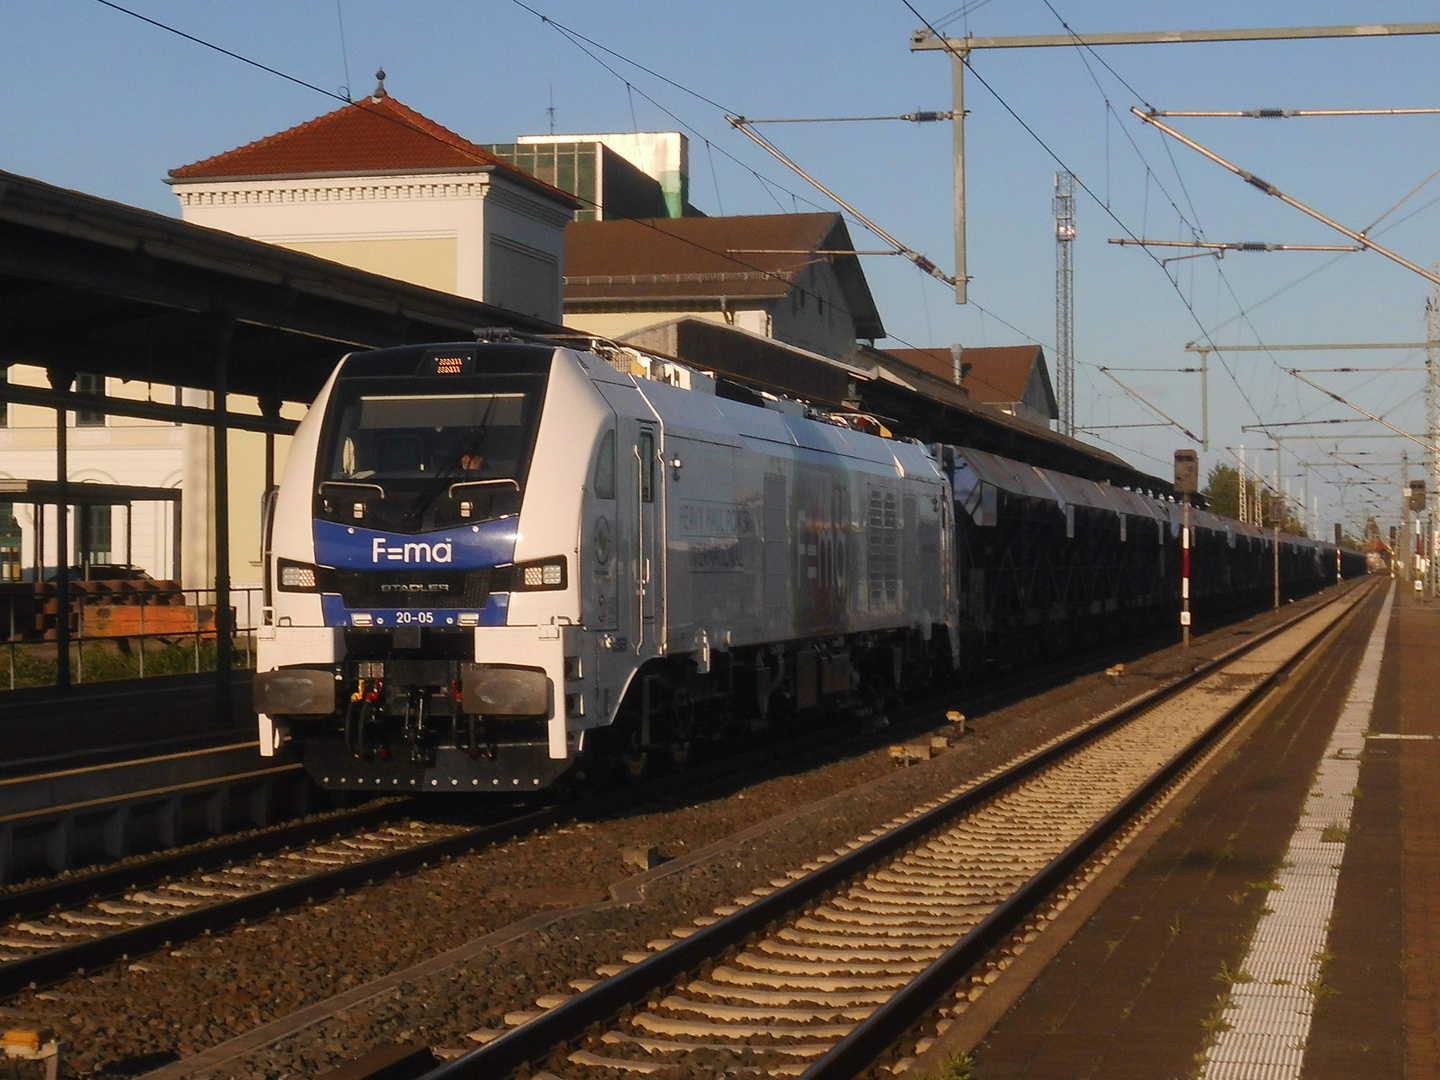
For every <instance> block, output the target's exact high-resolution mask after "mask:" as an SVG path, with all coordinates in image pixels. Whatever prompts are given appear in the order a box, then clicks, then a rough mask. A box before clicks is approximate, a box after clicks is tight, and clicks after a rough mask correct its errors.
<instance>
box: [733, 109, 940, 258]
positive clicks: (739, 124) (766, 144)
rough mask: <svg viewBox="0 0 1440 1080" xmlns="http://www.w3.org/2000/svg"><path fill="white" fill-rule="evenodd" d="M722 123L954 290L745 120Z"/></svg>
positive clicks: (915, 255) (902, 245)
mask: <svg viewBox="0 0 1440 1080" xmlns="http://www.w3.org/2000/svg"><path fill="white" fill-rule="evenodd" d="M725 119H726V120H728V121H729V122H730V124H731V126H732V127H734V128H736V129H737V130H739V131H741V132H742V133H744V134H745V135H746V136H748V137H749V138H750V139H752V140H753V141H754V142H756V143H757V144H758V145H759V146H761V147H762V148H763V149H765V150H767V151H769V152H770V153H771V154H773V155H774V156H775V157H776V158H777V159H778V160H779V161H780V162H781V163H782V164H784V165H785V166H786V167H788V168H789V169H790V170H791V171H792V172H794V173H795V175H797V176H799V177H801V178H802V179H804V180H805V181H807V182H808V183H810V184H811V185H812V186H814V187H815V188H816V189H818V190H820V191H823V192H824V193H825V194H826V196H828V197H829V198H831V199H833V200H834V201H835V203H836V204H837V205H839V206H842V207H844V209H845V211H846V213H848V214H850V216H851V217H853V218H855V220H856V221H858V222H860V223H861V224H862V225H864V226H865V227H866V228H867V229H869V230H870V231H871V232H873V233H874V234H875V235H876V236H878V237H880V238H881V239H882V240H884V241H885V242H886V243H887V244H893V245H894V246H895V250H896V252H897V253H898V254H901V255H904V256H905V257H906V258H907V259H909V260H910V261H911V262H913V263H914V264H915V265H916V266H918V267H919V268H920V269H921V270H923V271H924V272H925V273H927V274H929V275H930V276H931V277H933V278H938V279H939V280H941V281H943V282H945V284H947V285H952V286H953V285H954V284H955V279H954V278H953V277H951V276H950V275H949V274H947V273H945V271H943V270H941V269H940V268H939V267H938V266H936V265H935V264H934V263H933V262H931V261H930V260H929V259H927V258H926V257H925V256H924V255H922V254H920V252H918V251H916V250H914V249H913V248H911V247H908V246H907V245H905V244H903V243H901V242H900V241H899V240H897V239H895V237H893V236H891V235H890V234H889V233H888V232H886V231H885V230H884V229H882V228H881V227H880V226H879V225H877V224H876V223H875V222H874V221H872V220H871V219H870V218H868V217H866V216H865V215H864V214H862V213H861V212H860V211H859V210H857V209H855V207H853V206H851V205H850V204H849V203H848V202H846V201H845V200H844V199H842V198H841V197H840V196H839V195H837V194H836V193H835V192H834V191H833V190H831V189H830V188H829V187H827V186H825V185H824V184H822V183H821V182H820V181H819V180H817V179H815V177H813V176H811V175H810V174H809V173H808V172H806V171H805V170H804V169H802V168H801V167H800V166H799V165H797V164H796V163H795V162H794V161H793V160H791V158H790V157H789V156H788V155H787V154H786V153H785V152H784V151H783V150H781V149H780V148H779V147H777V146H776V145H775V144H774V143H772V142H771V141H770V140H769V139H767V138H765V136H763V135H761V134H760V133H759V132H758V131H752V130H751V128H750V126H749V121H747V120H746V119H745V117H743V116H730V115H728V114H727V115H726V117H725Z"/></svg>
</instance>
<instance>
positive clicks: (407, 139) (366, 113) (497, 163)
mask: <svg viewBox="0 0 1440 1080" xmlns="http://www.w3.org/2000/svg"><path fill="white" fill-rule="evenodd" d="M457 168H474V169H495V170H497V171H499V172H503V173H505V174H507V175H510V176H514V177H523V178H524V179H525V180H526V181H527V183H528V184H529V185H531V186H538V187H540V188H543V189H545V190H546V191H549V192H553V193H554V194H555V195H556V196H558V197H560V198H563V199H564V200H565V201H566V202H567V203H568V204H569V205H572V206H575V205H578V204H577V203H575V202H574V200H573V199H572V198H571V197H570V196H569V195H567V194H565V193H564V192H562V191H560V190H559V189H558V188H555V187H552V186H551V185H550V184H547V183H545V182H544V181H542V180H537V179H536V178H534V177H532V176H530V175H529V174H528V173H526V172H523V171H522V170H520V169H517V168H516V167H515V166H513V165H511V164H510V163H509V162H508V161H504V160H502V159H501V158H498V157H496V156H495V155H494V154H492V153H490V152H489V151H488V150H485V149H482V148H481V147H479V146H477V145H475V144H474V143H472V142H471V141H470V140H468V139H465V138H463V137H461V136H459V135H457V134H455V132H453V131H451V130H449V129H448V128H445V127H442V126H441V125H439V124H437V123H435V121H433V120H430V119H429V118H427V117H425V116H422V115H421V114H420V113H418V112H416V111H415V110H414V109H411V108H409V107H407V106H405V105H402V104H400V102H398V101H396V100H395V99H394V98H393V97H389V96H385V97H380V98H374V97H365V98H361V99H360V100H358V101H356V102H353V103H352V104H349V105H345V106H343V107H341V108H339V109H336V110H335V111H334V112H329V113H326V114H325V115H324V116H317V117H316V118H315V119H314V120H310V121H307V122H306V123H303V124H300V125H298V126H297V127H293V128H290V129H288V130H286V131H281V132H278V133H277V134H274V135H268V136H266V137H265V138H263V139H260V140H258V141H256V142H252V143H248V144H246V145H245V146H241V147H237V148H236V149H234V150H229V151H227V152H225V153H223V154H217V155H215V156H214V157H210V158H206V159H205V160H204V161H197V162H195V163H194V164H193V165H183V166H181V167H180V168H178V169H171V170H170V175H171V176H172V177H173V178H174V179H176V180H217V179H221V178H227V179H228V178H230V177H260V176H311V175H321V176H323V175H326V174H337V173H338V174H347V173H350V174H353V173H386V172H392V171H393V172H419V171H423V170H425V169H457Z"/></svg>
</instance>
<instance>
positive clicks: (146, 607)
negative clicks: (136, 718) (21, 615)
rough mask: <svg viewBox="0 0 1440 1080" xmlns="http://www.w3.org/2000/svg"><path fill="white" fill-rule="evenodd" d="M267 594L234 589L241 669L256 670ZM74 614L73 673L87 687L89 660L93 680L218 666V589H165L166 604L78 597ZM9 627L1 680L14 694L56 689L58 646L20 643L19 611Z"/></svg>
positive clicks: (235, 638)
mask: <svg viewBox="0 0 1440 1080" xmlns="http://www.w3.org/2000/svg"><path fill="white" fill-rule="evenodd" d="M261 592H262V590H261V589H259V588H239V589H237V588H232V589H231V590H230V607H231V610H232V612H233V613H234V617H233V620H232V624H231V626H232V631H233V634H232V640H233V642H234V649H235V651H234V661H233V663H234V666H235V667H236V668H237V669H247V668H253V667H254V666H255V630H256V628H257V627H258V626H259V625H260V620H261V608H262V599H261ZM177 599H178V600H179V601H180V603H178V604H177V603H176V602H175V601H176V600H177ZM74 613H75V614H76V615H77V616H78V626H77V628H76V632H72V634H71V638H70V670H71V672H72V677H73V680H74V682H76V683H83V682H85V680H86V678H87V661H88V668H89V679H90V681H91V682H99V681H107V680H112V679H135V678H140V679H143V678H146V677H148V676H154V675H175V674H179V673H181V672H185V671H189V672H197V673H198V672H201V671H207V670H212V669H213V668H214V667H215V652H216V649H215V590H214V589H175V590H173V591H167V593H166V602H165V603H163V604H148V603H139V604H116V605H110V604H106V603H104V601H103V600H101V599H98V598H89V597H75V598H74ZM9 621H10V633H9V641H8V643H7V644H8V646H9V648H8V660H9V664H8V666H9V671H8V673H3V674H0V680H3V679H7V678H8V685H9V688H10V689H11V690H14V689H16V688H17V687H20V686H46V685H53V684H54V683H55V681H56V678H55V671H54V668H55V665H56V651H55V650H56V648H57V647H58V646H57V645H56V643H55V642H53V641H44V642H41V641H24V640H20V638H21V635H20V634H19V633H18V630H19V628H18V627H17V626H16V619H15V609H14V607H13V606H12V607H11V609H10V615H9ZM147 624H148V625H147ZM0 685H4V683H3V682H0Z"/></svg>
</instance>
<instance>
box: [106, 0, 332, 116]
mask: <svg viewBox="0 0 1440 1080" xmlns="http://www.w3.org/2000/svg"><path fill="white" fill-rule="evenodd" d="M95 2H96V3H97V4H103V5H104V6H105V7H108V8H113V9H114V10H116V11H119V12H122V13H123V14H125V15H129V16H130V17H131V18H132V19H139V20H140V21H141V22H145V23H149V24H150V25H151V26H154V27H157V28H159V29H161V30H164V31H165V32H166V33H167V34H174V35H175V36H176V37H182V38H184V39H185V40H186V41H193V42H194V43H195V44H196V45H201V46H204V47H205V48H207V49H211V50H213V51H215V52H218V53H220V54H222V55H224V56H228V57H230V58H231V59H232V60H239V61H240V62H241V63H242V64H249V65H250V66H251V67H253V68H259V69H260V70H261V71H265V72H269V73H270V74H271V75H276V76H279V77H280V78H282V79H284V80H285V81H286V82H292V83H294V84H295V85H296V86H303V87H305V89H307V90H314V91H315V92H316V93H317V94H324V95H325V96H326V97H328V98H334V99H335V100H336V101H343V102H344V103H345V104H346V105H349V104H352V102H351V101H350V99H349V98H348V97H342V96H341V95H340V94H337V93H335V92H334V91H333V90H326V89H325V88H324V87H323V86H316V85H315V84H314V83H312V82H306V81H305V80H304V79H301V78H297V77H296V76H294V75H288V74H286V73H285V72H283V71H281V70H280V69H279V68H273V67H271V66H270V65H269V64H262V63H260V61H259V60H251V59H250V58H249V57H248V56H241V55H240V54H239V53H237V52H232V51H231V50H230V49H226V48H222V47H221V46H219V45H216V44H214V43H213V42H209V41H206V40H205V39H204V38H198V37H196V36H195V35H194V34H187V33H186V32H185V31H184V30H180V29H177V28H176V27H173V26H169V25H167V24H165V23H163V22H160V21H159V20H158V19H152V18H150V17H149V16H148V15H141V14H140V13H139V12H138V11H132V10H131V9H130V8H127V7H123V6H121V5H120V4H117V3H115V0H95Z"/></svg>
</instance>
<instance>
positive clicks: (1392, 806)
mask: <svg viewBox="0 0 1440 1080" xmlns="http://www.w3.org/2000/svg"><path fill="white" fill-rule="evenodd" d="M1437 650H1440V604H1437V603H1434V602H1429V603H1426V602H1422V601H1418V600H1416V599H1414V598H1413V597H1412V596H1411V595H1410V593H1409V590H1408V589H1402V588H1400V587H1398V586H1394V587H1392V586H1390V585H1389V584H1388V583H1385V584H1383V585H1382V587H1381V588H1379V589H1376V590H1374V592H1373V593H1372V595H1371V596H1370V598H1369V599H1368V600H1367V601H1366V602H1365V603H1364V604H1362V605H1361V606H1360V609H1359V610H1357V611H1356V612H1355V613H1354V614H1353V615H1352V616H1351V617H1350V618H1349V619H1348V620H1346V621H1345V622H1344V623H1343V624H1342V625H1340V626H1339V627H1337V629H1336V630H1335V631H1334V632H1333V637H1332V641H1331V643H1330V644H1329V646H1328V647H1326V648H1323V649H1319V650H1317V651H1316V652H1315V653H1314V654H1313V655H1312V656H1311V657H1310V658H1309V659H1308V660H1307V661H1306V662H1305V664H1304V665H1303V666H1301V667H1300V668H1298V669H1297V670H1296V671H1295V672H1294V674H1293V675H1292V677H1291V679H1290V680H1289V681H1288V682H1287V683H1286V684H1285V685H1284V686H1283V687H1282V688H1281V689H1280V690H1279V691H1278V692H1277V693H1275V694H1274V695H1272V698H1271V700H1270V701H1269V702H1267V703H1266V705H1265V707H1263V708H1262V709H1260V710H1259V711H1258V712H1257V713H1256V714H1255V715H1254V716H1252V717H1251V718H1250V720H1249V721H1248V722H1247V724H1246V726H1245V728H1244V730H1243V731H1241V732H1238V733H1237V738H1236V741H1237V744H1238V745H1235V746H1234V747H1233V749H1232V751H1231V752H1230V753H1228V754H1227V755H1224V756H1223V759H1222V760H1217V761H1216V763H1215V765H1214V767H1213V769H1212V770H1211V774H1210V775H1209V776H1208V777H1207V778H1206V781H1207V782H1205V783H1204V784H1203V786H1199V785H1198V784H1197V785H1196V790H1195V791H1190V792H1184V793H1181V795H1180V796H1179V797H1178V798H1177V799H1175V800H1173V801H1172V803H1171V804H1170V805H1169V806H1167V808H1166V809H1165V811H1164V812H1162V814H1161V815H1160V816H1159V817H1158V818H1157V819H1156V821H1155V822H1153V823H1152V826H1151V828H1152V829H1154V830H1155V838H1154V840H1153V843H1150V845H1149V846H1148V847H1146V848H1145V850H1144V853H1143V854H1140V855H1139V856H1138V857H1137V858H1136V859H1135V860H1134V861H1133V865H1130V866H1129V867H1128V872H1121V873H1118V874H1117V875H1116V879H1115V880H1114V881H1111V882H1109V883H1108V888H1109V890H1110V891H1109V892H1108V893H1107V894H1106V895H1104V897H1103V899H1097V901H1096V903H1095V904H1094V906H1093V910H1092V911H1091V912H1090V913H1089V916H1088V918H1080V919H1077V920H1076V927H1075V932H1074V933H1073V936H1071V937H1070V938H1069V940H1068V943H1067V944H1065V945H1064V947H1063V948H1061V949H1060V950H1059V951H1058V953H1057V954H1056V955H1055V956H1054V958H1053V961H1052V962H1050V963H1049V964H1047V965H1045V966H1044V967H1043V968H1041V969H1038V970H1037V974H1036V975H1035V976H1034V977H1033V979H1031V980H1027V982H1026V983H1025V984H1024V985H1018V984H1017V985H1016V986H1015V987H1014V989H1013V991H1012V993H1011V994H1010V996H1009V998H1008V999H1007V1001H1006V1002H1005V1003H1004V1004H1008V1009H1005V1008H1004V1004H1001V1005H1000V1006H999V1008H996V1009H994V1011H995V1013H996V1014H997V1015H996V1016H992V1017H991V1018H990V1020H988V1021H986V1022H985V1023H984V1024H983V1025H982V1026H979V1027H978V1028H977V1030H976V1035H975V1041H973V1042H972V1043H971V1047H972V1053H973V1075H974V1076H975V1077H976V1078H977V1080H1020V1078H1026V1080H1042V1078H1051V1077H1054V1078H1060V1077H1065V1078H1071V1077H1078V1076H1105V1077H1107V1078H1136V1080H1139V1078H1146V1080H1163V1078H1167V1077H1181V1076H1191V1077H1200V1078H1205V1080H1232V1078H1264V1080H1289V1078H1292V1077H1293V1078H1297V1080H1298V1078H1301V1077H1303V1078H1305V1080H1312V1078H1314V1080H1329V1078H1340V1077H1347V1078H1349V1077H1356V1076H1366V1077H1396V1078H1400V1077H1405V1078H1420V1077H1425V1078H1429V1077H1440V975H1437V972H1440V802H1437V800H1436V799H1435V792H1436V790H1437V787H1440V708H1437V703H1436V702H1437V692H1440V668H1437V665H1436V657H1437V655H1440V651H1437ZM1241 740H1243V741H1241ZM1002 1010H1003V1011H1002ZM976 1019H977V1021H978V1020H979V1018H978V1017H977V1018H976ZM991 1021H993V1024H992V1023H991ZM987 1028H988V1031H987V1030H986V1029H987ZM921 1064H925V1063H924V1062H922V1063H921Z"/></svg>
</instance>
